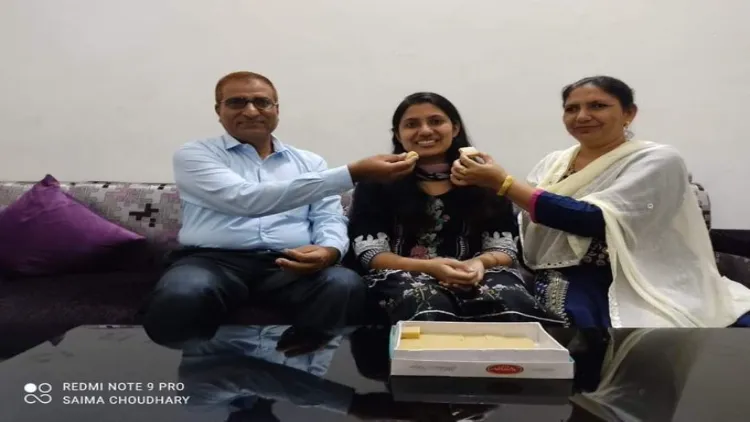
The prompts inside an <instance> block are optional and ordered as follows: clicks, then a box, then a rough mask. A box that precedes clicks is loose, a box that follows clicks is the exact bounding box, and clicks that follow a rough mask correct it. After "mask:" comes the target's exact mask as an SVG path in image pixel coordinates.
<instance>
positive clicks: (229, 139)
mask: <svg viewBox="0 0 750 422" xmlns="http://www.w3.org/2000/svg"><path fill="white" fill-rule="evenodd" d="M222 138H223V140H224V148H225V149H233V148H236V147H237V146H238V145H244V144H243V143H242V142H240V141H238V140H237V139H235V138H234V137H233V136H232V135H230V134H228V133H227V134H224V136H222ZM271 142H272V143H273V152H274V154H275V153H277V152H284V151H286V150H287V147H286V146H285V145H284V144H283V143H282V142H281V141H280V140H279V139H278V138H277V137H275V136H273V135H271ZM271 155H273V154H271Z"/></svg>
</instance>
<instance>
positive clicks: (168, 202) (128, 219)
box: [0, 182, 351, 248]
mask: <svg viewBox="0 0 750 422" xmlns="http://www.w3.org/2000/svg"><path fill="white" fill-rule="evenodd" d="M34 183H36V182H0V209H2V208H5V207H7V206H8V205H10V204H12V203H13V202H15V201H16V200H17V199H18V198H19V197H20V196H21V195H23V194H24V193H25V192H26V191H28V190H29V189H31V187H32V186H33V185H34ZM60 185H61V188H62V190H63V191H65V192H67V193H69V194H70V195H72V196H73V197H74V198H76V199H77V200H79V201H81V202H83V203H84V204H86V205H88V206H89V207H90V208H91V209H92V210H93V211H94V212H96V213H97V214H99V215H101V216H102V217H104V218H107V219H108V220H110V221H113V222H115V223H117V224H119V225H121V226H123V227H125V228H127V229H129V230H131V231H133V232H135V233H138V234H141V235H143V236H145V237H146V238H148V239H149V240H150V241H151V242H153V243H156V244H159V245H163V246H165V247H168V248H174V247H175V246H177V245H178V242H177V234H178V232H179V230H180V197H179V195H178V192H177V187H176V186H175V185H174V184H166V183H123V182H76V183H73V182H61V183H60ZM350 202H351V192H349V193H347V194H345V195H342V205H343V206H344V211H345V212H348V210H349V204H350Z"/></svg>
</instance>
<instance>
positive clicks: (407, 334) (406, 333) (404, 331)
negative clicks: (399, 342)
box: [401, 327, 420, 339]
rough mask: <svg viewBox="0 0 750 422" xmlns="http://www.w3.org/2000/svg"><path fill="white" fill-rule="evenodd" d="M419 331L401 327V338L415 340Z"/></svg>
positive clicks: (414, 328) (416, 328)
mask: <svg viewBox="0 0 750 422" xmlns="http://www.w3.org/2000/svg"><path fill="white" fill-rule="evenodd" d="M419 335H420V330H419V327H402V328H401V338H403V339H416V338H419Z"/></svg>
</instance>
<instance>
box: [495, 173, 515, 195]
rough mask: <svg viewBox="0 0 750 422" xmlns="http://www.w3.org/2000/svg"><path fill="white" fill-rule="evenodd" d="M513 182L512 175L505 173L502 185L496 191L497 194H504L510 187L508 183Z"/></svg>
mask: <svg viewBox="0 0 750 422" xmlns="http://www.w3.org/2000/svg"><path fill="white" fill-rule="evenodd" d="M512 184H513V176H511V175H507V176H505V180H504V181H503V185H502V186H501V187H500V190H499V191H497V195H498V196H503V195H505V193H506V192H508V189H510V185H512Z"/></svg>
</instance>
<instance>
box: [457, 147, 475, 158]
mask: <svg viewBox="0 0 750 422" xmlns="http://www.w3.org/2000/svg"><path fill="white" fill-rule="evenodd" d="M458 153H459V154H461V155H466V156H468V157H473V156H475V155H479V150H477V149H476V148H474V147H464V148H459V149H458Z"/></svg>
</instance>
